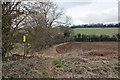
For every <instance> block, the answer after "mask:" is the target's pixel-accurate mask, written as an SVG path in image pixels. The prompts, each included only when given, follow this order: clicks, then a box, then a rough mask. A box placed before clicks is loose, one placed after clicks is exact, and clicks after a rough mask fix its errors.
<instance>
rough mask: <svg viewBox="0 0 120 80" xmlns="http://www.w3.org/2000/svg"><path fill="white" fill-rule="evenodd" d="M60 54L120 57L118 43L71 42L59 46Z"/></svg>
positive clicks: (57, 49)
mask: <svg viewBox="0 0 120 80" xmlns="http://www.w3.org/2000/svg"><path fill="white" fill-rule="evenodd" d="M56 51H57V52H58V53H60V54H66V53H73V54H75V53H78V55H83V56H90V57H91V56H101V57H105V56H109V57H112V58H116V57H118V42H71V43H67V44H65V45H61V46H58V47H57V48H56Z"/></svg>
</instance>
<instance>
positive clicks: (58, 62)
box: [53, 59, 62, 67]
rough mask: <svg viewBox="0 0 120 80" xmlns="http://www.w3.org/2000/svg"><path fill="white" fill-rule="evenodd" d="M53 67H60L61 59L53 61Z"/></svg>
mask: <svg viewBox="0 0 120 80" xmlns="http://www.w3.org/2000/svg"><path fill="white" fill-rule="evenodd" d="M53 63H54V65H56V67H62V59H56V60H54V61H53Z"/></svg>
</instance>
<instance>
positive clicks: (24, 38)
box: [23, 35, 27, 56]
mask: <svg viewBox="0 0 120 80" xmlns="http://www.w3.org/2000/svg"><path fill="white" fill-rule="evenodd" d="M23 42H24V56H25V55H26V53H27V52H26V51H27V49H26V36H25V35H24V36H23Z"/></svg>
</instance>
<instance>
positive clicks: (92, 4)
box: [53, 0, 119, 25]
mask: <svg viewBox="0 0 120 80" xmlns="http://www.w3.org/2000/svg"><path fill="white" fill-rule="evenodd" d="M53 2H55V3H56V4H57V5H58V6H59V7H60V8H64V10H65V12H66V14H67V15H69V16H70V17H71V18H72V24H73V25H81V24H97V23H104V24H107V23H118V2H119V0H54V1H53Z"/></svg>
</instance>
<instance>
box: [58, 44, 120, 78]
mask: <svg viewBox="0 0 120 80" xmlns="http://www.w3.org/2000/svg"><path fill="white" fill-rule="evenodd" d="M56 51H57V52H58V53H59V54H61V55H62V58H63V62H62V65H63V69H62V70H63V71H62V72H61V70H60V72H61V74H60V72H59V71H58V74H59V75H58V77H75V78H79V77H85V78H91V77H93V78H99V77H100V78H113V77H114V78H117V77H118V68H119V67H118V65H120V62H118V42H72V43H67V44H65V45H61V46H58V47H57V48H56ZM66 66H67V67H66ZM65 74H68V75H67V76H65Z"/></svg>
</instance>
